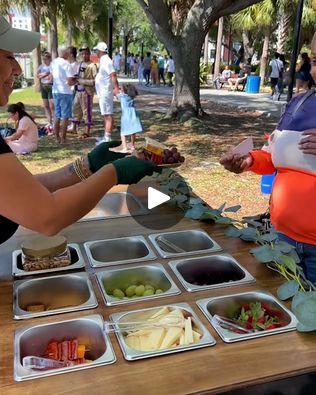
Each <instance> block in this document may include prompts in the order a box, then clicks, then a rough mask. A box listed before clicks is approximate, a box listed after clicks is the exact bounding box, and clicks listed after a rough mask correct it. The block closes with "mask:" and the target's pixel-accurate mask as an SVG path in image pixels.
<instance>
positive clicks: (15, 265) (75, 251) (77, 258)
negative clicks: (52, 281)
mask: <svg viewBox="0 0 316 395" xmlns="http://www.w3.org/2000/svg"><path fill="white" fill-rule="evenodd" d="M68 247H69V249H70V254H71V264H70V265H68V266H63V267H56V268H51V269H43V270H31V271H26V270H23V268H22V260H21V257H22V250H16V251H13V253H12V276H13V277H25V276H34V275H38V274H46V273H55V272H63V271H67V270H78V269H82V268H84V267H85V262H84V259H83V256H82V254H81V252H80V248H79V245H78V244H75V243H69V244H68Z"/></svg>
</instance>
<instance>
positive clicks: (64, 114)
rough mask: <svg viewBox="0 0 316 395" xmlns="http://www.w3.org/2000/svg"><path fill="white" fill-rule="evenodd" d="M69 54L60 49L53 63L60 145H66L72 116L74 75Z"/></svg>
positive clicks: (56, 117)
mask: <svg viewBox="0 0 316 395" xmlns="http://www.w3.org/2000/svg"><path fill="white" fill-rule="evenodd" d="M68 58H69V52H68V50H67V49H66V48H58V58H56V59H54V60H53V61H52V63H51V69H52V76H53V98H54V105H55V122H54V131H55V135H56V140H57V142H58V143H61V144H63V143H65V141H66V134H67V126H68V120H69V118H71V115H72V98H73V92H72V90H71V86H70V84H72V83H73V82H72V80H73V73H72V70H71V66H70V63H69V62H68Z"/></svg>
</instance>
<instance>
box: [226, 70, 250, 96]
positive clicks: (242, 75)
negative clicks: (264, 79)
mask: <svg viewBox="0 0 316 395" xmlns="http://www.w3.org/2000/svg"><path fill="white" fill-rule="evenodd" d="M239 67H240V71H239V74H238V77H237V78H229V79H228V83H229V86H230V89H231V91H232V92H234V91H236V90H237V89H238V85H239V84H243V83H245V81H246V79H247V77H248V71H247V70H246V67H245V65H244V64H243V63H240V65H239Z"/></svg>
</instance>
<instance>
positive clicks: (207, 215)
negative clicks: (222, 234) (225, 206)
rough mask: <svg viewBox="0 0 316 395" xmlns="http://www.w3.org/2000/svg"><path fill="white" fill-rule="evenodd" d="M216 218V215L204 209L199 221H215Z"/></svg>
mask: <svg viewBox="0 0 316 395" xmlns="http://www.w3.org/2000/svg"><path fill="white" fill-rule="evenodd" d="M217 218H218V216H217V215H214V214H212V213H211V212H209V211H204V213H203V214H202V215H201V217H200V220H201V221H207V220H212V221H215V220H216V219H217Z"/></svg>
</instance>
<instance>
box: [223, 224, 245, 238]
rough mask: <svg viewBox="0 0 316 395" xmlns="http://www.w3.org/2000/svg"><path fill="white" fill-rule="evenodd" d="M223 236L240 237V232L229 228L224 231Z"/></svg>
mask: <svg viewBox="0 0 316 395" xmlns="http://www.w3.org/2000/svg"><path fill="white" fill-rule="evenodd" d="M224 234H225V235H226V236H228V237H239V236H240V235H241V231H240V229H237V228H236V227H235V226H229V227H228V228H226V229H225V230H224Z"/></svg>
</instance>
